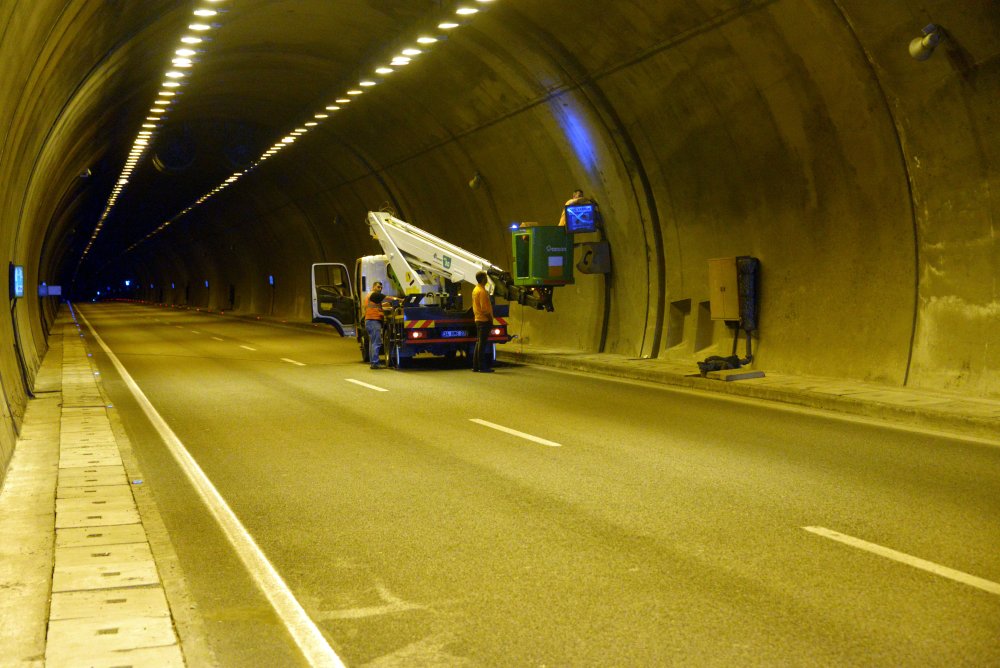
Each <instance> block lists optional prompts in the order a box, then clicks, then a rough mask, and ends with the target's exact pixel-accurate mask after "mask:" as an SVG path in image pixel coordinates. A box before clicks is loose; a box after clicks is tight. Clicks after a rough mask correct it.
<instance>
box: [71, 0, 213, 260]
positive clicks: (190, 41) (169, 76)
mask: <svg viewBox="0 0 1000 668" xmlns="http://www.w3.org/2000/svg"><path fill="white" fill-rule="evenodd" d="M223 2H226V0H199V1H198V2H196V6H195V9H194V11H193V13H192V14H193V16H194V20H193V21H192V22H191V23H190V24H188V27H187V30H186V31H185V32H184V34H183V35H182V36H181V38H180V42H179V48H178V49H177V50H176V51H175V52H174V56H173V58H172V60H171V63H170V64H171V66H170V68H168V70H167V72H166V73H165V74H164V79H163V81H162V82H161V83H160V89H159V91H158V92H157V93H156V99H155V100H154V101H153V105H152V106H151V107H150V108H149V111H148V112H147V116H146V118H145V120H144V121H143V123H142V127H141V129H140V130H139V134H138V135H137V136H136V138H135V141H134V142H132V149H131V150H130V151H129V154H128V158H127V159H126V160H125V166H124V167H123V168H122V172H121V174H120V175H119V176H118V180H117V181H116V182H115V185H114V187H113V188H112V189H111V195H110V196H109V197H108V201H107V204H106V205H105V207H104V211H103V212H101V216H100V218H99V219H98V221H97V226H96V227H95V228H94V232H93V233H92V234H91V235H90V240H89V241H88V242H87V246H86V247H85V248H84V249H83V254H82V255H81V256H80V262H79V263H78V264H77V270H79V268H80V264H82V263H83V259H84V258H85V257H86V256H87V253H89V252H90V249H91V247H92V246H93V245H94V241H95V240H96V239H97V237H98V235H99V234H100V233H101V229H103V227H104V221H106V220H107V218H108V215H109V214H110V213H111V210H112V209H113V208H114V206H115V204H116V203H117V202H118V198H119V197H120V196H121V194H122V191H123V190H124V189H125V186H127V185H128V182H129V178H131V176H132V172H133V171H135V168H136V166H137V165H138V164H139V160H140V159H141V158H142V155H143V153H145V151H146V149H147V148H148V147H149V146H150V144H151V143H152V141H153V137H154V135H155V133H156V130H157V129H158V128H159V127H160V125H161V124H162V121H163V117H164V115H165V114H166V113H167V112H168V111H169V109H170V107H171V106H174V105H175V104H176V103H177V99H178V97H179V96H180V94H181V92H182V86H181V82H182V80H183V79H185V78H186V77H187V76H188V75H189V74H190V69H191V68H192V67H193V66H194V64H195V63H196V62H197V61H198V55H199V54H200V53H202V51H203V50H204V44H205V42H207V41H208V38H207V33H209V32H210V31H212V30H214V29H215V28H218V27H219V23H218V20H219V15H220V13H221V12H222V10H220V8H219V5H221V4H222V3H223Z"/></svg>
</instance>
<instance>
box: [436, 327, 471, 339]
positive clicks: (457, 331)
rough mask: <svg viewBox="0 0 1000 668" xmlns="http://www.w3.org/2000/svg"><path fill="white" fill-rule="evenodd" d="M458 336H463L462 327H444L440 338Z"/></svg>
mask: <svg viewBox="0 0 1000 668" xmlns="http://www.w3.org/2000/svg"><path fill="white" fill-rule="evenodd" d="M458 336H465V330H464V329H445V330H442V331H441V338H443V339H451V338H455V337H458Z"/></svg>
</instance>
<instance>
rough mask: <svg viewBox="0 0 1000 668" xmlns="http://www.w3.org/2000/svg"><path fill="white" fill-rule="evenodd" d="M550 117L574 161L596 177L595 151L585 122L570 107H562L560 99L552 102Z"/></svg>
mask: <svg viewBox="0 0 1000 668" xmlns="http://www.w3.org/2000/svg"><path fill="white" fill-rule="evenodd" d="M551 109H552V115H553V116H554V117H555V119H556V122H557V123H559V127H561V128H562V131H563V134H564V135H565V136H566V139H567V141H569V144H570V146H571V147H572V148H573V152H574V153H575V154H576V159H577V160H579V161H580V165H581V166H582V167H583V168H584V169H585V170H586V171H587V173H588V174H589V175H591V176H596V175H597V150H596V149H595V148H594V140H593V138H592V137H591V135H590V129H589V128H588V127H587V123H586V121H584V119H583V118H582V117H581V116H580V114H579V113H578V112H577V111H576V110H575V109H574V108H573V107H571V106H564V105H563V103H562V102H561V101H560V98H555V99H554V100H552V104H551Z"/></svg>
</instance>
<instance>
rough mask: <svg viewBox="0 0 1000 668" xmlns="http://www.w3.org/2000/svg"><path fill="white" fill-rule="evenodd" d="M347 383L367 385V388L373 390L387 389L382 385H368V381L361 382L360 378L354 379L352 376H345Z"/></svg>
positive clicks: (381, 390)
mask: <svg viewBox="0 0 1000 668" xmlns="http://www.w3.org/2000/svg"><path fill="white" fill-rule="evenodd" d="M344 380H346V381H347V382H348V383H354V384H355V385H360V386H361V387H367V388H368V389H369V390H375V391H376V392H388V391H389V390H387V389H385V388H384V387H379V386H378V385H370V384H368V383H363V382H361V381H360V380H355V379H353V378H345V379H344Z"/></svg>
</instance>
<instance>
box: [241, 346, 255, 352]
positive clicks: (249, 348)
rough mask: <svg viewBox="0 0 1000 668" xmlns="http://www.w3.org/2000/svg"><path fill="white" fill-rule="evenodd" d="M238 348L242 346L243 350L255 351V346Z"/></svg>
mask: <svg viewBox="0 0 1000 668" xmlns="http://www.w3.org/2000/svg"><path fill="white" fill-rule="evenodd" d="M240 348H243V349H244V350H252V351H254V352H257V349H256V348H251V347H250V346H240Z"/></svg>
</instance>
